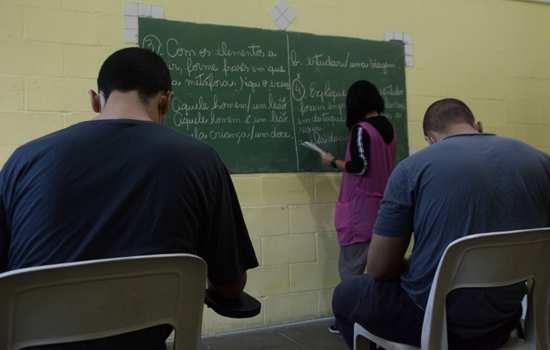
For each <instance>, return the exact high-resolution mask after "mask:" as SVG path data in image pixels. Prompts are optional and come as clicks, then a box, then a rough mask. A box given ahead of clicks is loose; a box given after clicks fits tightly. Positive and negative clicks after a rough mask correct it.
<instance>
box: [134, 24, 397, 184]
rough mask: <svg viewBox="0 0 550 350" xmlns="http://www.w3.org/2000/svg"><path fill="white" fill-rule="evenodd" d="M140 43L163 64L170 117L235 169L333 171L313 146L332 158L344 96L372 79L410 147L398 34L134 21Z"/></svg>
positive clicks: (339, 146) (341, 131) (341, 133)
mask: <svg viewBox="0 0 550 350" xmlns="http://www.w3.org/2000/svg"><path fill="white" fill-rule="evenodd" d="M139 44H140V46H141V47H146V48H150V49H151V50H153V51H155V52H157V53H158V54H160V55H161V56H162V57H163V58H164V60H165V61H166V63H167V64H168V67H169V69H170V72H171V75H172V88H173V90H174V93H175V98H174V100H173V102H172V106H171V107H172V108H171V112H170V114H169V116H168V118H167V124H168V126H169V127H172V128H174V129H176V130H178V131H181V132H183V133H187V134H189V135H192V136H194V137H195V138H197V139H199V140H202V141H204V142H206V143H207V144H210V145H211V146H212V147H214V148H215V149H216V150H217V151H218V153H219V154H220V155H221V157H222V159H223V160H224V161H225V163H226V164H227V166H228V167H229V169H230V170H231V171H232V172H234V173H253V172H300V171H330V169H327V168H325V167H323V166H322V165H321V163H320V161H319V157H318V155H317V154H316V153H314V152H312V151H310V150H308V149H306V148H304V147H303V146H301V143H302V142H304V141H310V142H314V143H316V144H318V145H319V146H320V147H321V148H323V149H325V150H327V151H330V152H332V153H333V154H334V155H336V156H337V157H339V158H342V157H343V156H344V151H345V145H346V140H347V133H348V131H347V129H346V127H345V94H346V91H347V89H348V87H349V86H350V85H351V84H352V83H353V82H354V81H356V80H360V79H367V80H370V81H372V82H373V83H374V84H376V85H377V86H378V87H379V89H380V91H381V93H382V95H383V96H384V99H385V101H386V107H387V108H386V113H385V114H386V115H387V116H388V117H389V118H390V120H391V121H392V123H393V124H394V126H395V127H396V129H397V132H398V151H397V152H398V159H402V158H404V157H406V156H407V155H408V140H407V112H406V105H407V103H406V92H405V68H404V52H403V45H402V43H401V42H397V41H392V42H379V41H369V40H362V39H352V38H343V37H331V36H318V35H312V34H304V33H293V32H284V31H272V30H263V29H252V28H241V27H232V26H218V25H206V24H195V23H186V22H176V21H167V20H160V19H151V18H140V19H139Z"/></svg>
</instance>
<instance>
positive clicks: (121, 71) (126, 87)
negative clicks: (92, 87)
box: [97, 47, 172, 103]
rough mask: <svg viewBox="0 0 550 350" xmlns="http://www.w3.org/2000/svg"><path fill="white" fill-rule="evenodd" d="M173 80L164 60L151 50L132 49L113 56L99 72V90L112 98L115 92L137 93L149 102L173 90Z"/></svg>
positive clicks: (144, 100) (126, 49) (117, 52)
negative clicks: (160, 93) (164, 92)
mask: <svg viewBox="0 0 550 350" xmlns="http://www.w3.org/2000/svg"><path fill="white" fill-rule="evenodd" d="M171 86H172V79H171V78H170V71H169V70H168V67H167V66H166V63H164V61H163V60H162V58H161V57H160V56H159V55H157V54H156V53H154V52H153V51H151V50H148V49H142V48H139V47H128V48H125V49H121V50H118V51H116V52H115V53H113V54H111V56H109V57H108V58H107V59H106V60H105V62H103V65H102V66H101V69H100V70H99V75H98V77H97V88H98V90H99V91H100V92H102V93H103V97H104V98H105V100H108V99H109V96H110V95H111V92H113V91H114V90H117V91H122V92H128V91H132V90H137V92H138V94H139V97H140V98H141V100H142V101H143V102H145V103H147V101H148V100H149V98H150V97H152V96H154V95H156V94H157V93H159V92H163V91H170V90H171Z"/></svg>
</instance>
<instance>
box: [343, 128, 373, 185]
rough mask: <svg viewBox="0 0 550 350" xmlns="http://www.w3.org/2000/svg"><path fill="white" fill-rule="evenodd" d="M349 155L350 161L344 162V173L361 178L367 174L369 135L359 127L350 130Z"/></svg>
mask: <svg viewBox="0 0 550 350" xmlns="http://www.w3.org/2000/svg"><path fill="white" fill-rule="evenodd" d="M350 137H351V141H350V155H351V160H350V161H347V162H346V172H348V173H350V174H353V175H357V176H362V175H365V174H366V173H367V167H368V159H367V156H368V154H369V153H368V150H369V134H368V133H367V132H366V131H365V130H364V129H363V128H362V127H360V126H359V125H355V126H354V127H353V128H352V129H351V134H350Z"/></svg>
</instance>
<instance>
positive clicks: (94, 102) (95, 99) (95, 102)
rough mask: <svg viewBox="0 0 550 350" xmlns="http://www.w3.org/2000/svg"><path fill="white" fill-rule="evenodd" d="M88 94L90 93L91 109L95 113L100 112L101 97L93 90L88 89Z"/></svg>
mask: <svg viewBox="0 0 550 350" xmlns="http://www.w3.org/2000/svg"><path fill="white" fill-rule="evenodd" d="M88 95H90V105H91V106H92V110H93V111H94V112H95V113H101V98H100V97H99V95H98V94H97V92H95V91H94V90H88Z"/></svg>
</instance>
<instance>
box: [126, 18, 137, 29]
mask: <svg viewBox="0 0 550 350" xmlns="http://www.w3.org/2000/svg"><path fill="white" fill-rule="evenodd" d="M124 29H136V30H137V29H138V17H137V16H128V15H126V16H124Z"/></svg>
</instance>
